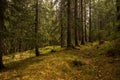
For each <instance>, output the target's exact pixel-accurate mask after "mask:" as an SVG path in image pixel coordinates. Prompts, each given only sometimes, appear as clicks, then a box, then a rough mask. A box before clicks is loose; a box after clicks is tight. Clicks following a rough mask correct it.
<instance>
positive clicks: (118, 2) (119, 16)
mask: <svg viewBox="0 0 120 80" xmlns="http://www.w3.org/2000/svg"><path fill="white" fill-rule="evenodd" d="M116 9H117V24H118V25H117V28H118V31H120V0H116Z"/></svg>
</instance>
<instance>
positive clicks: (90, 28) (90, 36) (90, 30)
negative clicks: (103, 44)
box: [89, 0, 92, 42]
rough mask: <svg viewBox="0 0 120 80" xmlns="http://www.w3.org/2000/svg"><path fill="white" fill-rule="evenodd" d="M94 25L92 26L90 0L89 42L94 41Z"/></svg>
mask: <svg viewBox="0 0 120 80" xmlns="http://www.w3.org/2000/svg"><path fill="white" fill-rule="evenodd" d="M91 34H92V27H91V0H90V2H89V42H92V35H91Z"/></svg>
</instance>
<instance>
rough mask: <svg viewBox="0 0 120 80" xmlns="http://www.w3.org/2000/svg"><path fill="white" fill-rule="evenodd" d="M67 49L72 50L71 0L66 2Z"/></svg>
mask: <svg viewBox="0 0 120 80" xmlns="http://www.w3.org/2000/svg"><path fill="white" fill-rule="evenodd" d="M67 2H68V3H67V6H68V8H67V48H72V40H71V0H67Z"/></svg>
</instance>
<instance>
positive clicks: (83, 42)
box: [81, 0, 85, 45]
mask: <svg viewBox="0 0 120 80" xmlns="http://www.w3.org/2000/svg"><path fill="white" fill-rule="evenodd" d="M81 26H82V41H81V44H82V45H84V44H85V36H84V35H85V34H84V26H83V0H81Z"/></svg>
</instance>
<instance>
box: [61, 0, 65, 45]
mask: <svg viewBox="0 0 120 80" xmlns="http://www.w3.org/2000/svg"><path fill="white" fill-rule="evenodd" d="M60 4H61V5H60V7H61V9H60V26H61V27H60V31H61V47H64V42H63V41H64V39H63V35H64V34H63V30H64V29H63V20H62V18H63V11H62V10H63V5H62V0H61V3H60Z"/></svg>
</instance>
